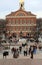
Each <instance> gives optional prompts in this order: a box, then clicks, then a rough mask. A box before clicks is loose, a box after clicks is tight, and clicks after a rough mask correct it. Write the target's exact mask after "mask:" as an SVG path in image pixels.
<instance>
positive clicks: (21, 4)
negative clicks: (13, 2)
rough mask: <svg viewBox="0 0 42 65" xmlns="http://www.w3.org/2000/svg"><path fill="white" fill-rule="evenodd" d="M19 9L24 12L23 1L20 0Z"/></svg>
mask: <svg viewBox="0 0 42 65" xmlns="http://www.w3.org/2000/svg"><path fill="white" fill-rule="evenodd" d="M19 3H20V8H21V9H23V10H24V0H20V2H19Z"/></svg>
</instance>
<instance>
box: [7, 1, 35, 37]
mask: <svg viewBox="0 0 42 65" xmlns="http://www.w3.org/2000/svg"><path fill="white" fill-rule="evenodd" d="M6 23H7V24H6V31H7V34H9V33H10V34H11V35H12V34H13V33H14V34H16V35H18V36H20V33H21V34H22V35H23V36H27V35H33V34H35V31H36V15H34V14H32V13H31V12H27V11H25V9H24V2H20V8H19V10H17V11H15V12H11V13H10V14H8V15H7V16H6Z"/></svg>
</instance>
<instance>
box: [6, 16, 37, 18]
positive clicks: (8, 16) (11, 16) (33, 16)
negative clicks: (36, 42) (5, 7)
mask: <svg viewBox="0 0 42 65" xmlns="http://www.w3.org/2000/svg"><path fill="white" fill-rule="evenodd" d="M31 17H36V16H6V18H31Z"/></svg>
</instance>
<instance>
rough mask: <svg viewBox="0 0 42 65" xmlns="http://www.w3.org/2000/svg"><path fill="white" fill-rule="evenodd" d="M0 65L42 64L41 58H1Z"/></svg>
mask: <svg viewBox="0 0 42 65" xmlns="http://www.w3.org/2000/svg"><path fill="white" fill-rule="evenodd" d="M0 65H42V59H33V60H32V59H4V60H3V59H1V60H0Z"/></svg>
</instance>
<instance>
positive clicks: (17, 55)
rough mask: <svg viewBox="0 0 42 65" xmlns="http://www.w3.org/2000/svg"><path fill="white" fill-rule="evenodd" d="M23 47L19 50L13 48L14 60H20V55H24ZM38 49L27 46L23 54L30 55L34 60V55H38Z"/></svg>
mask: <svg viewBox="0 0 42 65" xmlns="http://www.w3.org/2000/svg"><path fill="white" fill-rule="evenodd" d="M22 48H23V47H22V46H20V47H19V48H14V47H13V48H12V49H11V51H12V53H13V58H18V57H19V55H20V54H21V53H22ZM36 49H37V47H36V46H30V47H29V48H28V46H27V45H26V46H25V47H24V50H23V54H24V56H27V55H28V54H29V55H30V58H31V59H33V54H34V53H36Z"/></svg>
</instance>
